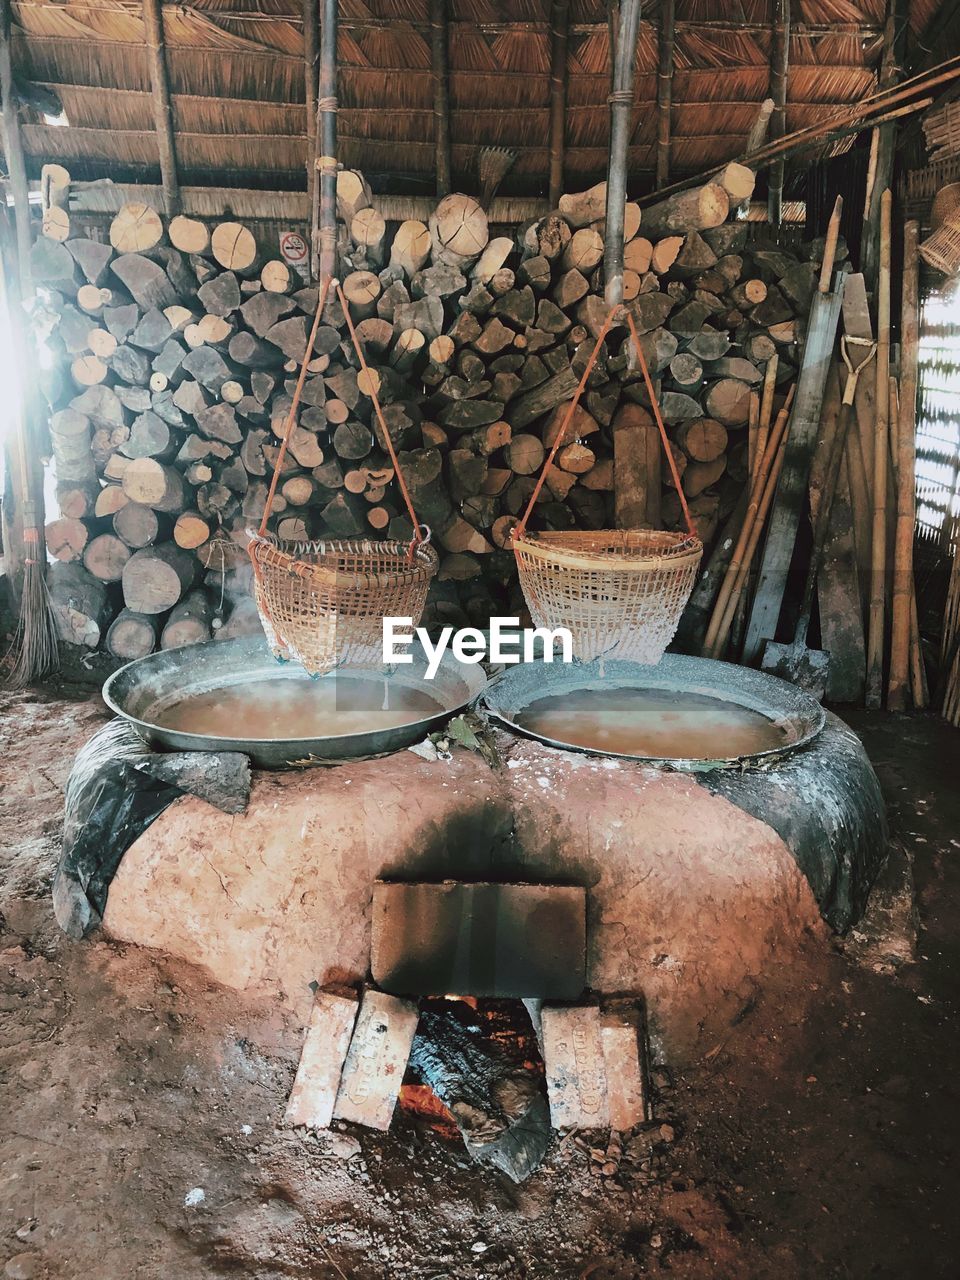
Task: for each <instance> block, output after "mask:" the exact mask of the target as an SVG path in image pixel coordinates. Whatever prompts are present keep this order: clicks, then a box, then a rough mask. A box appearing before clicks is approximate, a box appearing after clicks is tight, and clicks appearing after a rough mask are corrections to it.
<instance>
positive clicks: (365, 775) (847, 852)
mask: <svg viewBox="0 0 960 1280" xmlns="http://www.w3.org/2000/svg"><path fill="white" fill-rule="evenodd" d="M697 662H698V660H693V659H682V658H678V659H673V658H670V657H668V658H667V659H666V660H665V665H664V667H663V671H662V672H661V669H660V668H656V669H654V670H653V674H652V678H654V679H657V678H659V676H658V674H657V673H660V674H661V675H663V674H665V673H668V672H670V671H671V669H674V668H677V667H678V666H679V664H691V663H693V664H695V665H694V667H693V668H687V669H689V670H693V671H694V677H693V687H695V688H700V689H703V688H704V687H705V685H704V681H705V680H706V679H707V678H708V676H709V677H710V679H712V681H713V686H712V687H713V688H714V689H715V690H716V689H720V690H721V691H723V690H725V689H726V690H729V689H731V688H732V687H733V685H734V684H735V682H738V681H739V682H742V684H743V687H744V688H746V687H747V685H749V686H750V688H751V689H753V691H754V693H753V694H752V695H750V696H755V697H756V698H760V693H758V692H757V691H758V690H759V691H761V692H762V700H765V702H764V705H767V706H769V707H771V708H773V714H775V715H778V716H779V715H780V714H781V712H780V709H778V708H777V706H776V701H777V699H780V700H781V701H782V700H784V699H787V700H792V701H793V704H794V708H795V709H796V699H797V697H798V695H797V694H796V691H795V690H792V689H790V687H789V686H781V685H780V684H779V682H777V681H774V680H773V679H772V678H771V677H767V676H762V675H760V674H758V673H756V672H748V671H744V670H743V669H741V668H737V667H732V666H727V665H726V664H721V663H699V665H697ZM472 670H473V671H476V670H477V669H476V668H473V669H472ZM643 670H644V671H645V673H646V675H647V677H648V678H650V677H651V669H649V668H644V669H643ZM558 673H559V674H558ZM562 677H563V670H562V669H561V668H557V667H553V668H549V667H544V668H539V667H538V669H536V670H523V669H520V668H513V669H512V672H511V673H508V675H507V677H506V678H505V679H504V680H503V681H502V682H498V684H497V685H496V687H495V688H494V689H493V690H492V691H491V693H490V695H489V704H490V707H491V710H493V711H494V712H495V713H496V714H497V715H499V716H503V717H504V718H505V719H510V718H511V717H510V715H509V714H505V713H509V711H510V705H509V704H508V700H507V694H508V693H509V690H510V688H512V687H513V688H516V687H517V684H518V682H524V681H526V682H531V683H532V685H533V686H534V687H536V688H538V689H542V688H544V687H545V685H546V682H548V681H552V680H557V679H560V678H562ZM528 687H529V685H528ZM743 696H747V694H744V695H743ZM424 731H425V730H422V731H421V733H420V736H421V737H422V736H423V732H424ZM791 732H795V740H794V741H792V742H790V743H788V744H786V748H785V749H784V750H782V751H777V752H776V753H774V754H773V755H770V756H765V757H763V758H760V759H758V760H749V759H737V760H735V761H723V762H719V763H720V764H723V765H726V766H728V767H717V766H718V762H717V761H715V760H708V761H699V762H698V761H694V762H692V767H689V768H686V767H685V768H680V769H678V768H677V767H676V766H677V762H676V761H671V762H663V761H654V760H630V759H625V758H621V757H614V756H607V757H605V756H602V755H598V754H593V753H590V754H584V753H581V752H579V751H575V750H569V749H566V748H564V747H562V746H556V745H551V744H547V743H544V742H541V741H537V740H535V739H531V738H529V737H521V736H518V734H517V733H516V731H514V730H511V731H509V732H508V731H506V729H504V730H502V731H497V732H496V733H495V735H494V737H495V746H496V750H497V752H498V754H499V764H498V765H497V766H495V767H491V765H490V764H488V763H487V761H486V760H485V759H484V758H483V756H482V755H480V754H478V753H476V752H471V751H465V750H455V751H454V752H453V754H452V756H450V758H447V759H444V758H442V757H441V758H433V759H428V758H424V756H423V755H419V754H415V753H413V752H410V751H402V750H401V751H395V752H394V753H393V754H391V755H388V756H385V757H384V758H382V759H378V760H358V759H351V760H342V761H341V762H340V763H339V764H338V767H337V768H333V769H329V768H327V769H305V770H299V771H276V770H270V769H268V770H264V771H261V772H259V773H257V774H256V775H255V777H254V782H253V787H252V792H251V796H250V801H249V804H248V806H247V810H246V812H245V813H244V814H243V815H241V816H239V817H234V816H230V815H226V814H221V813H219V812H216V811H214V810H212V809H211V808H210V806H208V805H206V804H204V803H203V802H202V801H200V800H197V799H196V798H192V797H184V798H183V799H181V800H178V801H177V802H176V803H175V804H173V805H172V806H171V807H170V808H169V809H168V810H167V811H166V812H165V813H164V814H162V815H161V817H160V818H159V819H157V820H156V821H155V822H154V823H153V825H152V826H151V827H150V828H149V829H148V830H147V831H146V832H145V833H144V834H143V835H142V836H141V837H140V838H139V839H138V840H137V841H136V843H135V844H134V845H132V846H131V848H130V849H129V850H128V851H127V853H126V855H125V856H124V859H123V861H122V863H121V865H120V867H119V870H118V872H117V874H116V877H115V879H114V881H113V883H112V886H111V888H110V892H109V898H108V902H107V907H106V912H105V916H104V926H105V928H106V930H107V931H108V932H109V933H111V934H113V935H114V936H116V937H120V938H125V939H128V940H130V941H135V942H139V943H141V944H144V945H149V946H155V947H159V948H162V949H164V950H167V951H170V952H173V953H174V954H176V955H178V956H182V957H183V958H186V959H189V960H191V961H193V962H195V963H198V964H201V965H205V966H207V968H208V969H209V970H210V971H211V972H212V974H213V975H214V976H215V977H216V978H217V979H219V980H220V981H222V982H224V983H226V984H228V985H230V986H234V987H238V988H240V989H254V988H256V989H264V988H266V989H272V990H274V991H277V992H278V993H279V994H280V995H281V996H282V998H283V999H284V1000H286V1001H287V1002H289V1003H290V1004H291V1005H292V1006H293V1007H294V1008H296V1009H297V1010H298V1011H299V1012H300V1013H301V1014H302V1015H303V1016H304V1017H307V1016H309V1012H310V1008H311V1002H312V987H311V984H315V983H317V982H320V983H321V984H323V983H327V982H329V981H331V980H332V981H336V980H340V981H350V982H358V981H362V980H363V979H364V978H365V977H366V975H367V974H368V973H369V972H370V965H371V949H370V938H371V912H372V900H373V885H374V882H375V881H377V880H381V879H382V880H388V881H395V882H413V881H434V882H436V881H443V880H456V881H490V882H504V881H517V882H527V883H542V884H573V885H580V886H582V887H583V888H584V889H585V890H586V892H587V923H586V971H587V983H588V986H589V987H590V988H591V989H592V990H593V991H595V992H600V993H603V992H622V991H632V992H643V993H644V995H645V997H646V1000H647V1006H648V1011H649V1018H650V1024H651V1029H652V1031H653V1032H654V1033H655V1034H656V1035H658V1036H659V1037H660V1038H661V1040H662V1042H663V1043H664V1044H665V1046H666V1047H667V1048H668V1050H673V1051H676V1052H680V1053H685V1052H686V1051H687V1049H689V1048H690V1047H691V1046H692V1045H693V1044H695V1042H696V1041H697V1040H698V1039H699V1038H700V1037H701V1036H702V1035H704V1034H708V1033H709V1031H710V1029H711V1027H714V1026H719V1025H725V1024H726V1021H727V1020H728V1019H729V1018H730V1017H731V1016H733V1015H734V1014H735V1013H736V1011H737V1009H738V1008H740V1007H741V1006H742V1004H743V1002H744V1000H745V999H747V998H749V996H750V993H751V992H752V991H753V990H754V989H755V987H756V985H757V984H758V983H762V982H763V981H764V979H765V976H766V975H768V974H769V973H770V972H771V971H775V970H776V969H777V967H778V966H790V965H792V964H793V963H794V960H795V958H796V956H797V955H798V954H799V953H800V952H801V951H802V950H803V949H804V948H805V947H808V946H810V945H811V940H812V939H813V940H816V939H821V940H825V938H826V933H827V929H826V927H825V923H824V922H826V925H829V926H831V927H833V928H835V929H840V930H843V929H845V928H846V927H847V926H849V925H850V924H851V923H852V922H853V921H854V920H856V919H857V918H858V916H859V915H860V914H861V913H862V911H863V909H864V906H865V903H866V897H867V894H868V892H869V888H870V885H871V883H872V881H873V878H874V876H875V874H876V871H877V869H878V867H879V865H880V863H881V861H882V859H883V856H884V845H885V824H884V816H883V806H882V801H881V797H880V791H879V786H878V784H877V781H876V778H875V776H874V774H873V771H872V769H871V768H870V765H869V763H868V761H867V759H866V755H865V753H864V751H863V748H862V746H861V745H860V742H859V740H858V739H857V738H856V736H855V735H854V734H853V733H852V732H851V731H850V730H849V729H848V728H847V727H846V726H845V725H844V724H843V723H842V722H841V721H840V720H838V719H837V718H836V717H834V716H831V715H830V714H828V713H826V714H825V713H823V712H822V711H821V710H820V709H819V708H817V707H814V708H813V709H812V710H810V709H807V710H803V708H802V707H801V714H800V715H799V716H798V717H797V719H796V722H795V724H794V726H793V728H792V729H791ZM688 763H689V762H688ZM730 766H732V767H730ZM816 945H820V944H819V943H817V944H816Z"/></svg>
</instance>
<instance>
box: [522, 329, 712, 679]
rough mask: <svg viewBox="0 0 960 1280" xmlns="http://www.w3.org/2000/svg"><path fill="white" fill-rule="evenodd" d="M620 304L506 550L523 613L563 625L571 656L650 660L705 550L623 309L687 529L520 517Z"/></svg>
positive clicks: (673, 624)
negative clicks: (551, 524) (533, 526)
mask: <svg viewBox="0 0 960 1280" xmlns="http://www.w3.org/2000/svg"><path fill="white" fill-rule="evenodd" d="M620 313H621V308H620V307H612V308H611V310H610V311H609V312H608V313H607V316H606V318H605V319H604V322H603V324H602V325H601V327H600V332H599V334H598V336H597V340H596V344H595V346H594V348H593V351H592V352H591V354H590V358H589V360H588V361H587V365H586V368H585V369H584V371H583V374H582V375H581V378H580V382H579V384H578V385H577V390H576V393H575V395H574V397H573V399H572V400H571V401H570V404H569V405H568V407H567V412H566V414H565V415H564V419H563V423H562V425H561V427H560V430H559V432H558V433H557V436H556V439H555V440H554V442H553V447H552V448H551V450H550V452H549V454H548V455H547V458H546V461H545V462H544V465H543V470H542V471H541V473H540V477H539V479H538V480H537V483H536V485H535V487H534V490H533V492H532V493H531V495H530V500H529V501H528V503H527V507H526V510H525V511H524V513H523V515H522V516H521V518H520V522H519V524H518V525H517V527H516V529H515V530H514V534H513V552H514V556H515V557H516V561H517V569H518V572H519V575H520V586H521V588H522V590H523V595H524V598H525V600H526V602H527V608H528V609H529V610H530V616H531V617H532V618H533V621H534V623H535V625H536V626H538V627H548V628H550V629H553V628H556V627H566V628H568V629H569V631H570V633H571V636H572V639H573V653H574V657H575V658H577V659H578V660H579V661H582V662H589V661H592V660H593V659H595V658H601V659H606V658H612V659H618V660H622V661H633V662H642V663H649V664H652V663H657V662H659V661H660V659H661V658H662V657H663V654H664V651H665V650H666V647H667V645H668V644H669V643H670V641H671V640H672V639H673V637H674V634H675V632H676V630H677V626H678V624H679V622H680V615H681V614H682V613H683V610H684V608H685V607H686V604H687V601H688V600H689V598H690V593H691V592H692V590H693V584H694V581H695V579H696V576H697V569H698V567H699V565H700V558H701V556H702V555H703V544H702V542H701V541H700V538H699V537H698V536H697V531H696V526H695V525H694V523H693V520H692V518H691V515H690V509H689V507H688V506H687V500H686V497H685V495H684V492H683V488H682V486H681V483H680V475H679V473H678V471H677V465H676V462H675V460H674V457H673V451H672V449H671V448H670V442H669V440H668V438H667V431H666V427H665V426H664V424H663V417H662V415H661V412H660V404H659V401H658V399H657V395H656V391H655V389H654V386H653V380H652V379H651V377H650V370H649V369H648V367H647V361H646V358H645V356H644V354H643V348H642V347H641V345H640V338H639V336H638V334H637V328H636V324H635V323H634V319H633V315H632V314H631V313H630V311H629V310H627V311H625V313H624V314H625V315H626V320H627V326H628V328H629V330H630V341H631V344H632V346H633V350H634V351H635V353H636V356H637V360H638V362H639V365H640V369H641V371H642V373H643V379H644V383H645V384H646V388H647V395H648V396H649V399H650V405H651V408H652V411H653V416H654V418H655V420H656V423H657V428H658V430H659V432H660V440H661V443H662V445H663V449H664V452H665V454H666V457H667V462H668V464H669V467H670V474H671V476H672V478H673V483H674V486H675V487H676V490H677V496H678V498H679V500H680V507H681V510H682V512H683V518H684V522H685V524H686V527H687V531H686V533H677V532H668V531H661V530H654V529H629V530H621V529H603V530H557V531H549V532H541V533H529V532H528V531H527V521H528V520H529V518H530V515H531V512H532V511H533V508H534V506H535V504H536V501H537V498H538V497H539V496H540V491H541V489H542V488H543V485H544V481H545V480H546V478H547V475H548V473H549V471H550V467H551V466H552V465H553V460H554V458H555V457H556V455H557V451H558V450H559V449H560V448H561V446H562V445H564V444H568V443H569V441H568V439H567V432H568V430H569V428H570V424H571V422H572V421H573V417H574V414H575V413H576V411H577V406H578V405H579V403H580V399H581V397H582V395H583V392H584V389H585V387H586V385H587V382H588V380H589V378H590V374H591V373H592V372H593V368H594V366H595V364H596V362H597V358H598V356H599V354H600V350H601V348H602V346H603V343H604V339H605V338H606V336H607V333H608V332H609V330H610V328H611V326H612V324H613V321H614V318H615V317H616V316H617V315H619V314H620Z"/></svg>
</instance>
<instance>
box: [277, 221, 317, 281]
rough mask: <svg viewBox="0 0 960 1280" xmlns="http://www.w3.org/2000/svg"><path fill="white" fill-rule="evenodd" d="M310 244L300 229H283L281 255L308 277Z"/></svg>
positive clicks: (285, 260)
mask: <svg viewBox="0 0 960 1280" xmlns="http://www.w3.org/2000/svg"><path fill="white" fill-rule="evenodd" d="M309 254H310V249H309V246H308V244H307V242H306V240H305V239H304V237H303V236H302V235H301V234H300V232H299V231H281V233H280V256H281V257H282V258H283V260H284V262H286V263H287V264H288V265H289V266H291V267H294V268H296V270H297V271H298V272H299V273H300V275H302V276H303V277H304V279H306V276H307V259H308V257H309Z"/></svg>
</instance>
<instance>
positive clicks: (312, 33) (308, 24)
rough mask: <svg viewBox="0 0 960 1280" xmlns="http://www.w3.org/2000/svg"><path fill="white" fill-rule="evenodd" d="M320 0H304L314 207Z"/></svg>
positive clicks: (310, 193)
mask: <svg viewBox="0 0 960 1280" xmlns="http://www.w3.org/2000/svg"><path fill="white" fill-rule="evenodd" d="M317 3H318V0H303V93H304V102H305V103H306V109H307V208H308V209H309V210H310V211H311V216H312V213H313V207H314V189H315V187H316V184H317V167H316V158H317V56H318V52H317V39H318V32H319V27H318V24H317V18H318V10H317Z"/></svg>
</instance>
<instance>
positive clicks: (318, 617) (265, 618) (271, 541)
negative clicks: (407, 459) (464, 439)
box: [247, 277, 439, 676]
mask: <svg viewBox="0 0 960 1280" xmlns="http://www.w3.org/2000/svg"><path fill="white" fill-rule="evenodd" d="M332 288H333V289H335V290H336V297H337V301H338V302H339V303H340V307H341V309H342V311H343V315H344V319H345V321H346V324H347V329H348V331H349V335H350V340H351V342H352V344H353V347H354V349H355V351H356V353H357V359H358V361H359V364H360V370H361V377H363V379H364V385H365V389H366V393H367V394H368V395H369V397H370V400H371V403H372V405H373V412H374V417H375V418H376V422H377V425H378V427H379V434H380V436H381V437H382V443H383V445H384V447H385V448H386V451H387V454H388V455H389V458H390V462H391V465H392V466H393V470H394V474H395V475H396V478H397V485H398V487H399V489H400V493H401V495H402V497H403V501H404V503H405V505H406V508H407V513H408V515H409V517H410V523H411V525H412V527H413V537H412V538H411V540H410V542H409V543H406V542H403V541H400V540H396V539H389V540H377V539H373V538H342V539H322V540H315V541H299V542H298V541H292V540H289V539H282V538H279V537H278V536H276V535H275V534H272V533H269V532H268V531H267V523H268V521H269V519H270V513H271V511H272V509H273V503H274V499H275V497H276V492H277V485H278V483H279V480H280V474H281V471H282V469H283V463H284V460H285V458H286V456H287V449H288V447H289V444H290V439H291V436H292V434H293V428H294V427H295V426H296V423H297V410H298V408H299V405H300V398H301V395H302V393H303V386H304V383H305V381H306V376H307V369H308V366H309V364H310V361H311V359H312V358H313V347H314V343H315V342H316V338H317V330H318V329H319V327H320V321H321V317H322V316H323V312H324V309H325V307H326V304H327V298H328V296H329V294H330V290H331V289H332ZM247 549H248V553H249V555H250V562H251V564H252V565H253V583H254V598H255V600H256V603H257V610H258V612H259V614H260V621H261V623H262V624H263V630H264V633H265V635H266V637H267V643H268V644H269V646H270V648H271V650H272V651H273V654H274V656H275V657H276V658H278V659H281V660H289V659H293V660H295V661H297V662H299V663H300V664H301V665H302V666H303V667H304V668H305V670H306V671H307V672H308V673H309V674H310V675H313V676H319V675H323V674H324V673H325V672H327V671H332V670H333V669H334V668H336V667H340V666H376V667H379V666H381V665H382V645H383V639H382V630H383V619H384V618H386V617H403V618H412V619H413V626H414V627H416V626H417V625H418V624H419V622H420V618H421V616H422V615H423V609H424V606H425V604H426V600H427V590H428V588H429V586H430V580H431V579H432V578H433V576H434V574H435V573H436V571H437V568H438V563H439V562H438V559H437V553H436V551H434V549H433V547H432V546H430V530H429V528H428V527H427V526H426V525H422V524H421V523H420V521H419V520H418V519H417V513H416V511H415V510H414V506H413V501H412V499H411V497H410V491H409V489H408V488H407V483H406V480H405V479H404V475H403V471H402V470H401V467H400V461H399V459H398V457H397V453H396V450H395V448H394V445H393V441H392V439H391V438H390V432H389V430H388V428H387V424H386V422H385V421H384V417H383V411H382V410H381V408H380V401H379V398H378V396H377V388H376V385H375V379H374V376H373V375H372V372H371V370H370V368H369V366H368V365H367V362H366V358H365V356H364V353H363V346H362V344H361V342H360V339H359V337H358V336H357V331H356V329H355V328H354V324H353V319H352V317H351V315H350V308H349V305H348V303H347V299H346V297H345V296H344V293H343V290H342V289H341V287H340V284H339V282H338V281H336V280H333V279H332V278H330V277H326V278H324V280H323V281H322V283H321V286H320V293H319V298H318V301H317V311H316V315H315V316H314V318H313V326H312V328H311V330H310V336H309V338H308V340H307V348H306V352H305V353H304V357H303V362H302V364H301V366H300V374H299V377H298V378H297V385H296V387H295V389H294V393H293V398H292V401H291V405H290V410H289V412H288V414H287V420H286V424H285V426H284V431H283V438H282V440H281V443H280V449H279V451H278V453H277V460H276V463H275V465H274V469H273V477H272V479H271V481H270V488H269V490H268V492H267V499H266V502H265V504H264V509H263V515H262V517H261V520H260V527H259V529H258V530H257V531H256V532H255V533H254V532H252V531H251V534H250V542H249V545H248V548H247Z"/></svg>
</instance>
